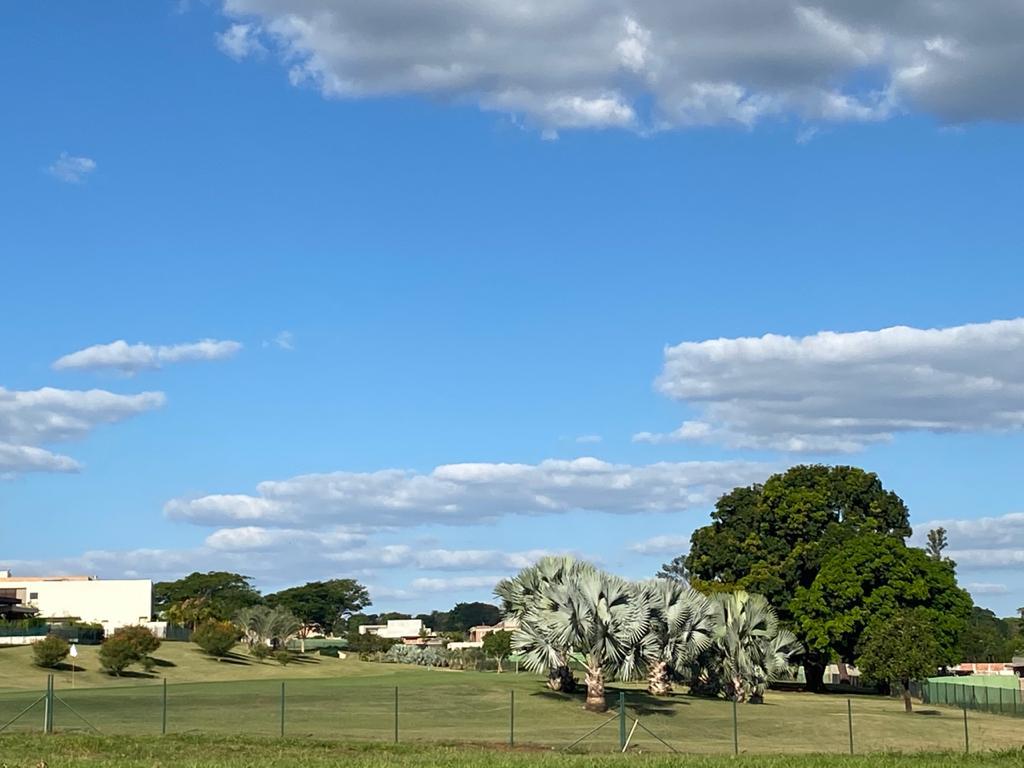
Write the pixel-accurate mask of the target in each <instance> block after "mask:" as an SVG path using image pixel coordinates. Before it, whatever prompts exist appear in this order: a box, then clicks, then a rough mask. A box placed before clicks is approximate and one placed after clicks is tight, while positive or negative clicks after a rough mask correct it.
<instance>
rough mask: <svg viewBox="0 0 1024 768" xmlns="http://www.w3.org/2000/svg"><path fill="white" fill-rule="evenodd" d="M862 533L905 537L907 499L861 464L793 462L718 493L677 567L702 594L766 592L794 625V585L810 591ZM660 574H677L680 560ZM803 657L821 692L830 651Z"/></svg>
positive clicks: (813, 685)
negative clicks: (827, 563)
mask: <svg viewBox="0 0 1024 768" xmlns="http://www.w3.org/2000/svg"><path fill="white" fill-rule="evenodd" d="M862 533H877V534H880V535H883V536H888V537H893V538H894V539H897V540H902V539H904V538H906V537H907V536H909V535H910V533H911V530H910V523H909V520H908V510H907V506H906V504H904V503H903V500H902V499H901V498H900V497H899V496H897V495H896V494H895V493H893V492H892V491H889V490H886V489H885V488H884V487H883V485H882V483H881V481H880V480H879V479H878V477H877V476H876V475H874V474H872V473H870V472H865V471H864V470H862V469H858V468H856V467H847V466H836V467H829V466H822V465H802V466H796V467H793V468H791V469H789V470H788V471H786V472H784V473H781V474H777V475H773V476H772V477H770V478H769V479H768V480H767V481H766V482H765V483H764V484H763V485H752V486H749V487H741V488H736V489H735V490H733V491H731V492H730V493H727V494H725V495H724V496H722V497H721V498H720V499H719V500H718V502H717V504H716V505H715V510H714V512H713V513H712V523H711V524H710V525H708V526H705V527H703V528H699V529H698V530H696V531H695V532H694V533H693V536H692V538H691V546H690V552H689V554H688V555H687V556H686V557H685V560H684V561H683V563H682V567H683V568H684V569H685V572H688V573H689V574H690V578H691V580H692V582H693V584H694V586H696V587H697V588H698V589H701V590H703V591H721V590H722V589H743V590H746V591H748V592H755V593H758V594H761V595H764V596H765V597H766V598H767V599H768V602H769V603H770V604H771V605H772V606H773V607H774V608H775V609H776V611H777V612H778V614H779V618H780V619H781V620H782V621H783V623H785V624H787V625H790V626H793V627H797V621H796V619H797V616H796V614H795V613H794V600H795V598H796V596H797V592H798V590H800V589H801V588H803V589H808V588H810V586H811V585H812V584H813V583H814V579H815V578H816V577H817V575H818V571H819V570H820V568H821V565H822V562H823V561H824V560H825V559H826V558H828V557H829V555H831V554H832V553H834V552H836V551H838V550H840V548H841V547H842V546H843V544H844V542H846V541H848V540H849V539H852V538H854V537H856V536H858V535H860V534H862ZM673 566H674V567H673ZM665 571H667V572H670V573H671V572H680V569H679V563H678V562H675V563H673V564H669V565H667V566H666V567H665ZM797 629H798V628H797ZM798 636H799V632H798ZM799 639H800V640H804V638H803V637H800V638H799ZM803 661H804V668H805V672H806V675H807V681H808V684H809V686H810V687H811V688H812V689H820V688H821V681H822V675H823V673H824V668H825V664H826V663H827V661H828V654H827V653H823V652H815V651H813V650H812V651H809V652H808V653H806V654H805V655H804V659H803Z"/></svg>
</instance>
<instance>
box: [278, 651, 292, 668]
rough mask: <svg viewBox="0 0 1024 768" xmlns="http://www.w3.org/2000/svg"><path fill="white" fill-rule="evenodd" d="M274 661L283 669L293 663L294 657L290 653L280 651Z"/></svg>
mask: <svg viewBox="0 0 1024 768" xmlns="http://www.w3.org/2000/svg"><path fill="white" fill-rule="evenodd" d="M274 659H275V660H276V661H277V663H278V664H280V665H281V666H282V667H286V666H288V665H289V664H291V662H292V655H291V653H289V652H288V651H278V652H277V653H275V654H274Z"/></svg>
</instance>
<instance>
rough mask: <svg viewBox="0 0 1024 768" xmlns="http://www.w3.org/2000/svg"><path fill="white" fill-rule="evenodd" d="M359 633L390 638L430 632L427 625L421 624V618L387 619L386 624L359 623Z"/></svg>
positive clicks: (414, 635)
mask: <svg viewBox="0 0 1024 768" xmlns="http://www.w3.org/2000/svg"><path fill="white" fill-rule="evenodd" d="M359 634H360V635H377V637H387V638H390V639H392V640H403V639H406V638H409V639H411V638H415V637H420V636H421V635H429V634H431V631H430V628H429V627H424V626H423V620H422V619H388V623H387V624H361V625H359Z"/></svg>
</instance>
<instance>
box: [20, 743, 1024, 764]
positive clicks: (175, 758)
mask: <svg viewBox="0 0 1024 768" xmlns="http://www.w3.org/2000/svg"><path fill="white" fill-rule="evenodd" d="M0 755H2V758H0V763H2V764H3V765H5V766H7V768H37V766H40V765H45V766H47V768H62V767H63V766H75V767H76V768H165V766H166V768H180V767H181V766H188V767H189V768H251V767H252V766H260V768H334V766H338V765H344V766H346V768H394V767H395V766H402V768H478V767H479V768H483V767H484V766H486V768H626V766H633V767H634V768H726V766H737V765H739V766H744V767H745V768H826V767H827V768H959V767H960V766H963V767H964V768H996V767H997V766H998V768H1020V767H1021V766H1024V752H1021V751H1019V750H1018V751H1013V752H988V753H984V754H978V755H954V754H919V755H896V754H883V755H872V756H870V757H840V756H835V755H803V756H784V757H779V756H774V757H770V756H769V757H765V756H742V757H740V758H733V757H701V756H693V755H685V756H678V755H669V756H666V755H653V754H640V753H636V752H631V753H630V754H626V755H585V756H584V755H570V754H561V753H558V752H551V751H538V750H531V749H516V750H494V749H481V748H479V747H465V746H440V745H432V746H402V745H400V746H397V747H394V746H383V745H355V744H343V743H338V742H328V741H310V740H297V739H278V740H264V739H254V738H217V737H209V736H202V737H183V736H168V737H165V738H158V737H157V738H154V737H141V738H114V737H109V736H107V737H92V736H82V735H71V736H56V737H43V736H31V737H30V736H9V737H4V736H0Z"/></svg>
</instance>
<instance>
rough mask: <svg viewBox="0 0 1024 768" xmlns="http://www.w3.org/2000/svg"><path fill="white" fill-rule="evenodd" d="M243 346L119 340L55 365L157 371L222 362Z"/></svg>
mask: <svg viewBox="0 0 1024 768" xmlns="http://www.w3.org/2000/svg"><path fill="white" fill-rule="evenodd" d="M241 348H242V345H241V344H240V343H239V342H237V341H218V340H217V339H202V340H200V341H196V342H191V343H188V344H172V345H169V346H152V345H150V344H129V343H128V342H126V341H124V340H123V339H120V340H118V341H114V342H111V343H110V344H95V345H93V346H91V347H86V348H85V349H80V350H78V351H77V352H72V353H70V354H67V355H64V356H63V357H61V358H60V359H59V360H57V361H56V362H54V364H53V368H54V369H55V370H58V371H65V370H88V371H95V370H101V369H104V368H108V369H115V370H119V371H121V372H123V373H127V374H133V373H137V372H138V371H142V370H146V369H151V368H159V367H161V366H162V365H164V364H167V363H180V362H185V361H190V360H223V359H225V358H228V357H231V356H233V355H235V354H236V353H237V352H238V350H240V349H241Z"/></svg>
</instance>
